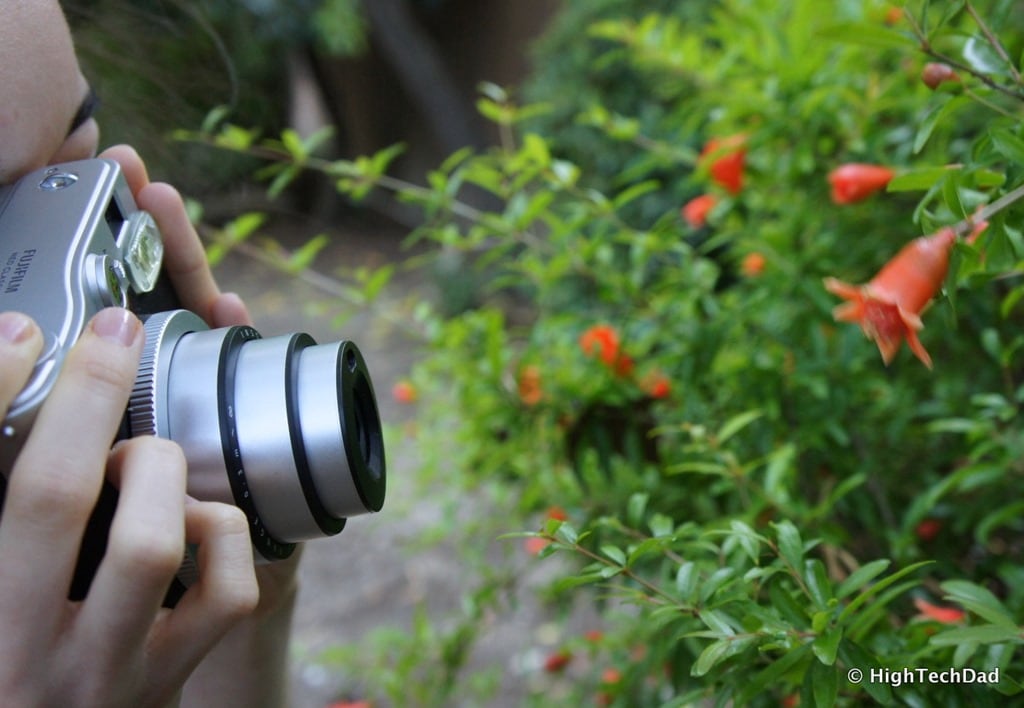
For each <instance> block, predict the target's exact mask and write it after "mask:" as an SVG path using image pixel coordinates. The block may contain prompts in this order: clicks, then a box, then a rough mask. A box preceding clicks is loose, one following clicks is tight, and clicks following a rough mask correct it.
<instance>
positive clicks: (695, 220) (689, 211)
mask: <svg viewBox="0 0 1024 708" xmlns="http://www.w3.org/2000/svg"><path fill="white" fill-rule="evenodd" d="M716 204H718V197H716V196H715V195H714V194H702V195H700V196H699V197H694V198H693V199H691V200H690V201H688V202H686V204H684V205H683V208H682V209H681V210H680V213H681V214H682V215H683V220H684V221H686V223H687V224H689V225H690V228H694V229H699V228H700V227H701V226H703V225H704V224H706V223H707V221H708V213H709V212H710V211H711V210H712V209H714V208H715V205H716Z"/></svg>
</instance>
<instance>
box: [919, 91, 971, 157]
mask: <svg viewBox="0 0 1024 708" xmlns="http://www.w3.org/2000/svg"><path fill="white" fill-rule="evenodd" d="M970 103H971V100H970V99H969V98H967V97H965V96H956V97H954V98H952V99H950V100H948V101H946V102H945V103H943V104H941V105H938V106H936V107H935V108H934V109H932V111H931V112H930V113H929V114H928V115H927V116H925V117H924V120H922V121H921V125H920V126H918V129H917V135H916V136H914V154H917V153H919V152H921V150H922V149H923V148H924V146H925V143H927V142H928V139H929V138H930V137H931V136H932V133H933V132H934V131H935V128H936V127H937V126H938V125H940V124H942V123H946V122H948V121H949V120H950V119H951V116H952V115H953V114H954V113H956V112H957V111H959V110H960V109H961V108H965V107H966V106H968V105H970Z"/></svg>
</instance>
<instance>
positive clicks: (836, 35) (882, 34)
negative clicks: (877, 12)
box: [818, 22, 911, 50]
mask: <svg viewBox="0 0 1024 708" xmlns="http://www.w3.org/2000/svg"><path fill="white" fill-rule="evenodd" d="M818 35H819V36H820V37H822V38H824V39H832V40H839V41H841V42H847V43H849V44H860V45H864V46H868V47H878V48H881V49H904V50H906V49H909V48H910V47H911V43H910V40H908V39H907V37H906V36H904V35H903V33H901V32H897V31H895V30H893V29H891V28H889V27H886V26H885V25H883V24H882V23H880V22H844V23H841V24H834V25H831V26H829V27H825V28H824V29H822V30H820V31H819V32H818Z"/></svg>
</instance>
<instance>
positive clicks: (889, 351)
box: [825, 228, 956, 369]
mask: <svg viewBox="0 0 1024 708" xmlns="http://www.w3.org/2000/svg"><path fill="white" fill-rule="evenodd" d="M955 241H956V232H955V231H954V230H953V229H951V228H944V229H940V230H939V231H937V232H936V233H934V234H932V235H931V236H922V237H920V238H916V239H914V240H913V241H911V242H910V243H909V244H907V245H906V246H904V247H903V248H902V249H901V250H900V252H899V253H897V254H896V256H895V257H894V258H892V260H890V261H889V262H888V263H886V264H885V266H883V268H882V270H880V271H878V274H877V275H876V276H875V277H874V278H872V279H871V282H869V283H867V284H866V285H850V284H848V283H844V282H842V281H840V280H837V279H835V278H826V279H825V289H826V290H828V291H829V292H830V293H833V294H835V295H838V296H839V297H841V298H843V299H844V300H847V302H845V303H843V304H842V305H839V306H838V307H836V308H835V309H834V310H833V311H832V316H833V317H835V319H836V320H837V321H839V322H856V323H858V324H859V325H860V326H861V329H863V330H864V334H866V335H867V336H868V337H869V338H870V339H872V340H874V342H875V343H876V344H877V345H878V350H879V352H881V354H882V360H883V361H884V362H885V363H886V364H888V363H889V362H890V361H892V358H893V357H894V356H895V355H896V351H897V350H898V349H899V348H900V344H901V343H902V342H903V340H904V339H906V340H907V345H908V346H909V347H910V351H912V352H913V353H914V355H915V356H916V357H917V358H918V359H920V360H921V361H922V362H923V363H924V365H925V366H927V367H928V368H929V369H930V368H932V359H931V357H930V356H929V355H928V352H927V351H925V348H924V346H923V345H922V344H921V341H920V340H919V339H918V338H917V332H918V330H920V329H921V328H923V327H924V324H922V322H921V311H922V310H924V308H925V306H926V305H927V304H928V303H929V302H930V301H931V299H932V298H933V297H934V296H935V293H936V292H937V291H938V289H939V287H940V286H941V285H942V281H943V280H944V279H945V277H946V271H947V270H948V268H949V252H950V250H951V249H952V247H953V243H954V242H955Z"/></svg>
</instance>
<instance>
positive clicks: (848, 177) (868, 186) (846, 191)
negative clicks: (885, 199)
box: [828, 162, 896, 204]
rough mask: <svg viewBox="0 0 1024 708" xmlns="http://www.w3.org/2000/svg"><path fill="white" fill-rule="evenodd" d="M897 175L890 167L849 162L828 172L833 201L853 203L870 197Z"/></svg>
mask: <svg viewBox="0 0 1024 708" xmlns="http://www.w3.org/2000/svg"><path fill="white" fill-rule="evenodd" d="M895 175H896V173H895V172H893V171H892V170H890V169H889V168H888V167H882V166H881V165H865V164H863V163H859V162H848V163H847V164H845V165H840V166H839V167H837V168H835V169H834V170H832V171H831V172H829V173H828V181H829V184H831V185H832V201H833V202H835V203H836V204H853V203H855V202H861V201H864V200H865V199H867V198H868V197H870V196H871V195H872V194H874V193H875V192H877V191H878V190H880V189H885V187H886V185H887V184H889V182H891V181H892V178H893V177H894V176H895Z"/></svg>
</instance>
